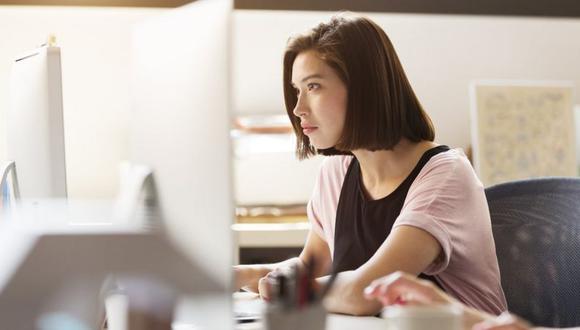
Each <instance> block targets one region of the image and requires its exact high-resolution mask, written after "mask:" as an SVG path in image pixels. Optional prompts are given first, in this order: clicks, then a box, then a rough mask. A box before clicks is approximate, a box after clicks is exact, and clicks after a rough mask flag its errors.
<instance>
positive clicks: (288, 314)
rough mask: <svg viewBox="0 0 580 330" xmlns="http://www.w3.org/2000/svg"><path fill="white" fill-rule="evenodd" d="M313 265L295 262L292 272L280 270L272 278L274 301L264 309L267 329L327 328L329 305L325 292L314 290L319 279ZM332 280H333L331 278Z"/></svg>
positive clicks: (271, 288)
mask: <svg viewBox="0 0 580 330" xmlns="http://www.w3.org/2000/svg"><path fill="white" fill-rule="evenodd" d="M312 274H313V272H312V271H311V269H310V268H309V267H306V268H305V269H299V268H298V267H297V266H295V267H294V268H293V269H291V271H290V272H288V273H286V274H283V273H278V274H276V275H275V276H271V277H269V279H268V292H269V298H270V301H269V302H268V304H267V307H266V309H265V310H264V317H263V320H264V325H265V329H267V330H297V329H299V330H324V329H325V328H326V315H327V312H326V309H325V308H324V306H323V305H322V298H323V297H324V294H325V292H327V290H326V289H325V290H324V293H322V294H319V293H317V292H316V291H315V290H314V281H315V279H314V278H313V276H312ZM330 283H331V282H330Z"/></svg>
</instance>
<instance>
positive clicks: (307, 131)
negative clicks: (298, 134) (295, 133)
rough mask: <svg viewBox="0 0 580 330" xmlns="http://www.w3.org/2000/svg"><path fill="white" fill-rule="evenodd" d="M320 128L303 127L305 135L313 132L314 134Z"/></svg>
mask: <svg viewBox="0 0 580 330" xmlns="http://www.w3.org/2000/svg"><path fill="white" fill-rule="evenodd" d="M317 129H318V127H314V126H306V127H302V132H303V133H304V134H305V135H308V134H311V133H312V132H314V131H315V130H317Z"/></svg>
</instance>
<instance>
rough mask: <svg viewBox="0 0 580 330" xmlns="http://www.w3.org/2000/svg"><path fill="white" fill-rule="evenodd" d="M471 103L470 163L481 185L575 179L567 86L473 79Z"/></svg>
mask: <svg viewBox="0 0 580 330" xmlns="http://www.w3.org/2000/svg"><path fill="white" fill-rule="evenodd" d="M470 102H471V106H470V107H471V136H472V138H471V141H472V145H473V165H474V167H475V170H476V172H477V174H478V176H479V178H480V179H481V181H482V182H483V184H484V185H485V186H490V185H494V184H497V183H501V182H506V181H512V180H518V179H527V178H534V177H543V176H577V174H578V173H577V163H576V135H575V134H576V133H575V123H574V112H573V85H572V83H568V82H535V81H534V82H525V81H475V82H473V83H472V84H471V86H470Z"/></svg>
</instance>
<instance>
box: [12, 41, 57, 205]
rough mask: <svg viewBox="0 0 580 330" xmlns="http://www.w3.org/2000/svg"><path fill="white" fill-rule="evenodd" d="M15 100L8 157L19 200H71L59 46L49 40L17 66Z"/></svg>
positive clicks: (14, 76)
mask: <svg viewBox="0 0 580 330" xmlns="http://www.w3.org/2000/svg"><path fill="white" fill-rule="evenodd" d="M10 99H11V103H10V108H9V110H8V114H7V125H6V126H7V133H8V134H7V136H6V141H7V156H8V160H10V161H14V164H15V168H16V171H17V173H18V183H19V188H20V189H19V191H20V197H22V198H63V197H66V195H67V190H66V170H65V147H64V123H63V106H62V75H61V63H60V48H59V47H56V46H53V45H51V44H50V42H49V43H48V44H46V45H44V46H41V47H39V48H37V49H35V50H33V51H31V52H28V53H26V54H24V55H22V56H20V57H18V58H17V59H16V60H15V61H14V62H13V63H12V75H11V81H10ZM12 183H13V184H14V182H12ZM7 191H9V190H8V189H6V188H3V189H2V192H3V193H6V192H7Z"/></svg>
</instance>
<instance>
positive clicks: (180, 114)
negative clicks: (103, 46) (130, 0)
mask: <svg viewBox="0 0 580 330" xmlns="http://www.w3.org/2000/svg"><path fill="white" fill-rule="evenodd" d="M232 11H233V4H232V2H231V1H225V0H224V1H221V0H215V1H213V0H201V1H196V2H194V3H192V4H190V5H186V6H184V7H180V8H178V9H176V10H172V11H170V12H168V13H165V14H163V15H160V16H157V17H155V18H152V19H150V20H148V21H146V22H143V23H140V24H138V25H137V26H136V28H135V31H134V35H133V54H134V57H133V74H134V75H133V80H132V87H133V90H132V93H133V106H132V108H133V109H132V113H131V143H130V153H131V157H130V162H131V163H133V164H141V165H145V166H147V167H149V168H150V169H151V170H152V172H153V176H154V179H155V185H156V188H157V196H158V198H159V206H160V212H161V218H162V219H163V221H164V226H163V227H164V228H165V229H166V230H167V233H168V234H169V236H170V237H171V238H172V239H173V241H174V242H175V243H176V244H177V245H178V246H179V247H181V248H182V249H183V251H184V252H185V253H186V255H188V256H189V257H190V258H191V259H192V260H193V262H195V263H196V264H197V265H199V266H200V267H201V268H202V269H204V270H205V271H206V272H207V273H208V274H210V276H211V277H212V278H215V279H217V280H218V281H219V283H222V284H223V285H224V288H228V290H229V288H230V287H231V280H232V270H231V267H232V262H233V248H234V246H233V234H232V232H231V225H232V223H233V219H234V202H233V188H232V161H231V154H232V153H231V146H230V137H229V131H230V126H231V123H230V116H229V112H230V99H231V98H230V74H229V71H230V70H229V64H230V60H229V54H230V46H229V45H230V24H231V22H230V21H231V14H232ZM226 291H227V290H226ZM224 293H227V294H228V295H229V294H230V292H225V291H224ZM227 308H230V307H229V306H227ZM228 312H229V311H224V314H223V315H227V313H228Z"/></svg>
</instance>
